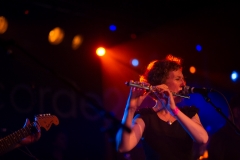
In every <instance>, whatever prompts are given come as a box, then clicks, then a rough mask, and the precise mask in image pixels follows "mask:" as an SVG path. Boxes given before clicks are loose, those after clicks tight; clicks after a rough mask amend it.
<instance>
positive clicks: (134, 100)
mask: <svg viewBox="0 0 240 160" xmlns="http://www.w3.org/2000/svg"><path fill="white" fill-rule="evenodd" d="M141 92H142V90H141V89H137V88H131V90H130V93H129V98H128V101H127V105H126V108H125V111H124V114H123V118H122V124H124V125H126V126H127V127H129V128H131V132H130V133H128V132H127V131H125V130H123V129H122V128H120V129H119V130H118V132H117V135H116V143H117V150H118V151H119V152H127V151H130V150H131V149H133V148H134V147H135V146H136V145H137V143H138V142H139V140H140V139H141V137H142V133H143V131H144V128H145V124H144V122H143V120H142V119H141V118H138V115H136V117H134V113H135V111H136V109H137V107H138V106H140V104H141V103H142V101H143V99H144V98H145V97H146V95H147V94H146V95H144V96H141V95H142V94H141Z"/></svg>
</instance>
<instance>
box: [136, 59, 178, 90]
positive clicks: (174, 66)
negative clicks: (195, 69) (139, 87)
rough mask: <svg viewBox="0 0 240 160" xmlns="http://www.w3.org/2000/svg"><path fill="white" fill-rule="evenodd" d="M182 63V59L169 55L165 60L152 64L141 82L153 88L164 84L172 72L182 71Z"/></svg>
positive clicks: (142, 76)
mask: <svg viewBox="0 0 240 160" xmlns="http://www.w3.org/2000/svg"><path fill="white" fill-rule="evenodd" d="M181 61H182V59H180V58H177V57H174V56H172V55H171V54H169V55H167V56H166V58H165V59H163V60H155V61H152V62H150V63H149V65H148V66H147V68H146V70H145V72H144V74H143V75H141V76H140V82H146V83H149V84H150V85H153V86H154V85H159V84H162V83H164V82H165V81H166V79H167V78H168V75H169V72H170V71H176V70H178V69H182V65H181Z"/></svg>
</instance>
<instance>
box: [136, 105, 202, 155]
mask: <svg viewBox="0 0 240 160" xmlns="http://www.w3.org/2000/svg"><path fill="white" fill-rule="evenodd" d="M180 110H181V111H182V112H183V113H184V114H185V115H187V116H188V117H189V118H192V117H193V116H194V115H195V114H196V113H198V109H197V108H196V107H194V106H191V107H182V108H180ZM136 114H139V115H140V117H139V118H142V119H143V121H144V123H145V130H144V132H143V136H142V145H143V149H144V151H145V155H146V159H147V160H192V159H193V140H192V138H191V137H190V135H189V134H188V133H187V132H186V131H185V130H184V128H183V127H182V126H181V124H180V123H179V122H178V120H176V121H174V122H173V123H172V125H169V124H168V123H167V122H165V121H163V120H161V119H160V118H159V117H158V116H157V113H156V112H155V111H153V109H152V108H141V109H139V110H138V111H137V112H136Z"/></svg>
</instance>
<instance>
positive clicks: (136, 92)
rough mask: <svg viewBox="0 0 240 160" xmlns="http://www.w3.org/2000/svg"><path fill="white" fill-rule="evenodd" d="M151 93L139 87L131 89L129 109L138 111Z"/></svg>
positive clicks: (128, 102)
mask: <svg viewBox="0 0 240 160" xmlns="http://www.w3.org/2000/svg"><path fill="white" fill-rule="evenodd" d="M149 93H150V92H146V90H145V89H142V88H138V87H131V88H130V93H129V96H128V101H127V106H126V107H127V108H131V109H135V110H136V109H137V108H138V107H139V106H140V105H141V104H142V102H143V100H144V99H145V98H146V96H147V95H148V94H149Z"/></svg>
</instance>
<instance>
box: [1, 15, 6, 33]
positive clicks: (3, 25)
mask: <svg viewBox="0 0 240 160" xmlns="http://www.w3.org/2000/svg"><path fill="white" fill-rule="evenodd" d="M7 28H8V22H7V19H6V18H5V17H3V16H0V34H3V33H5V32H6V30H7Z"/></svg>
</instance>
